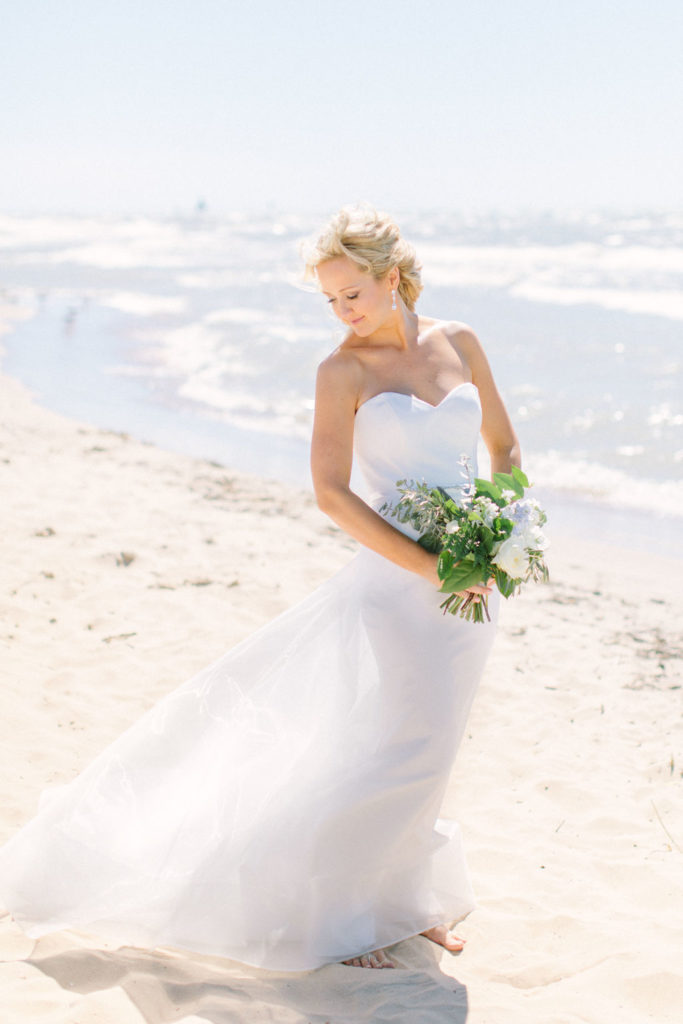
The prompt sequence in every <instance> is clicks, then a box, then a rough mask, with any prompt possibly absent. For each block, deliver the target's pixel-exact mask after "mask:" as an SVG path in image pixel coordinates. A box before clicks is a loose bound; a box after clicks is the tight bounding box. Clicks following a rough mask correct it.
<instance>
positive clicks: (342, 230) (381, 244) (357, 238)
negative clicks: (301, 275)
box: [303, 205, 422, 310]
mask: <svg viewBox="0 0 683 1024" xmlns="http://www.w3.org/2000/svg"><path fill="white" fill-rule="evenodd" d="M338 256H348V258H349V259H350V260H352V261H353V262H354V263H355V264H356V265H357V266H359V267H360V268H361V270H363V271H364V272H365V273H367V274H372V276H373V277H374V278H375V279H376V280H380V279H381V278H383V277H386V275H387V274H388V273H389V271H390V270H392V269H393V268H394V267H398V270H399V274H400V280H399V285H398V293H399V295H400V296H401V298H402V299H403V301H404V302H405V304H406V306H407V307H408V309H410V310H414V309H415V303H416V302H417V299H418V296H419V294H420V292H421V291H422V281H421V279H420V271H421V269H422V268H421V267H420V264H419V263H418V262H417V258H416V256H415V250H414V249H413V247H412V245H410V243H409V242H406V241H405V239H403V238H401V233H400V231H399V229H398V226H397V225H396V224H395V222H394V221H393V220H392V219H391V217H389V216H387V214H386V213H380V212H378V211H377V210H375V209H373V207H372V206H366V205H362V206H344V207H342V209H341V210H340V211H339V213H336V214H335V215H334V217H332V219H331V220H330V222H329V224H327V226H326V227H325V228H324V229H323V231H322V233H321V234H320V236H319V238H318V239H317V240H316V241H314V242H309V243H308V244H307V245H304V248H303V257H304V260H305V261H306V270H305V276H306V279H307V280H311V279H312V278H315V276H316V274H315V270H316V267H318V266H319V265H320V264H321V263H325V262H326V261H327V260H333V259H335V258H336V257H338Z"/></svg>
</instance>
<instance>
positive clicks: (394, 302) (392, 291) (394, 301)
mask: <svg viewBox="0 0 683 1024" xmlns="http://www.w3.org/2000/svg"><path fill="white" fill-rule="evenodd" d="M391 308H392V309H396V289H395V288H392V289H391Z"/></svg>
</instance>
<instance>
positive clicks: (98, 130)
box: [0, 0, 683, 215]
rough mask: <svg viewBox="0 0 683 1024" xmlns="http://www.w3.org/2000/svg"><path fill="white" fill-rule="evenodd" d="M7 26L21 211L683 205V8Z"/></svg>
mask: <svg viewBox="0 0 683 1024" xmlns="http://www.w3.org/2000/svg"><path fill="white" fill-rule="evenodd" d="M0 24H2V32H1V33H0V90H1V92H0V95H2V97H3V99H2V103H1V104H0V132H1V136H0V137H1V139H2V159H1V160H0V212H4V213H11V214H24V213H28V214H33V213H84V214H103V215H110V214H145V213H147V214H153V215H175V214H185V213H188V212H191V211H192V210H193V209H194V208H195V206H196V204H197V202H198V201H200V200H201V201H203V202H204V203H205V204H206V207H207V209H208V210H209V211H213V212H215V213H225V212H230V211H244V212H253V213H256V212H266V211H269V210H273V211H276V210H277V211H292V212H302V213H309V212H310V213H316V214H317V213H319V212H328V211H329V210H330V209H336V208H337V207H339V206H340V205H342V204H343V203H349V202H357V201H369V202H371V203H374V204H375V205H378V206H380V207H387V208H391V209H392V210H394V211H399V210H405V209H420V210H433V209H438V208H443V209H448V210H449V211H450V210H458V211H464V212H482V211H498V212H500V211H510V212H512V211H515V212H519V211H529V212H541V211H546V210H560V211H561V210H580V211H585V210H593V209H617V210H621V211H624V210H658V209H671V208H680V206H681V200H682V198H683V185H682V184H681V182H682V181H683V173H682V170H681V169H682V168H683V129H682V128H681V123H682V121H683V118H682V116H681V115H682V113H683V60H681V54H682V53H683V3H681V0H619V2H611V0H562V2H557V0H508V2H506V0H413V2H410V3H409V2H406V0H377V2H373V0H339V2H334V3H333V2H325V0H290V2H287V0H42V2H41V0H20V2H17V0H0Z"/></svg>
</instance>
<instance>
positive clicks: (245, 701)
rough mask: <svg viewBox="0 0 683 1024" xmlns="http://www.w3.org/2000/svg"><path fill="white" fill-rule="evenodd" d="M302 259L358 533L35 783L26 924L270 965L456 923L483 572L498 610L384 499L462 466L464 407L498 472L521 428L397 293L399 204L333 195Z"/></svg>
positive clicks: (10, 869) (324, 459) (333, 471)
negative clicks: (76, 765)
mask: <svg viewBox="0 0 683 1024" xmlns="http://www.w3.org/2000/svg"><path fill="white" fill-rule="evenodd" d="M307 269H308V272H309V274H311V275H313V276H314V277H315V278H316V279H317V281H318V284H319V287H320V289H321V291H322V293H323V294H324V296H325V297H326V299H327V301H328V302H329V303H330V304H331V306H332V309H333V310H334V312H335V314H336V315H337V316H338V317H339V319H340V320H341V321H342V322H343V323H344V324H345V325H346V327H347V329H348V330H347V333H346V336H345V338H344V340H343V341H342V342H341V344H340V345H339V347H338V348H336V349H335V351H334V352H332V353H331V355H330V356H328V358H327V359H325V360H324V361H323V362H322V364H321V365H320V368H319V371H318V379H317V387H316V406H315V422H314V429H313V443H312V449H311V466H312V473H313V482H314V487H315V492H316V497H317V500H318V503H319V505H320V507H321V508H322V509H323V510H324V511H325V512H327V514H328V515H329V516H330V517H331V518H332V519H334V521H335V522H336V523H338V524H339V526H341V528H342V529H344V530H345V531H346V532H347V533H349V534H350V535H351V536H353V537H355V538H356V539H357V540H358V541H360V542H361V545H362V548H361V551H360V552H359V554H358V555H356V557H355V558H354V559H353V560H352V561H351V562H350V563H349V564H348V565H347V566H346V567H345V568H343V569H342V570H341V571H340V572H339V573H337V574H336V575H335V576H334V577H332V579H330V580H328V581H327V582H326V583H324V584H323V585H322V586H321V587H319V588H318V589H317V590H316V591H314V592H313V593H312V594H311V595H309V597H307V598H306V599H305V600H304V601H302V602H300V603H299V604H298V605H295V606H294V607H293V608H291V609H289V610H288V611H287V612H285V613H284V614H283V615H280V616H279V617H278V618H276V619H275V620H274V621H273V622H271V623H269V624H268V625H266V626H264V627H263V628H262V629H260V630H258V631H257V632H256V633H254V634H253V635H252V636H251V637H249V638H247V639H246V640H245V641H243V642H242V643H241V644H238V645H237V647H235V648H233V649H232V650H230V651H228V652H227V653H226V654H225V655H224V656H223V657H222V658H220V659H219V660H218V661H217V662H215V663H214V664H213V665H209V666H208V667H207V668H206V669H204V670H203V671H202V672H200V673H199V674H198V675H197V676H196V677H194V678H193V679H190V680H189V681H188V682H186V683H184V684H183V685H182V686H180V687H179V688H178V689H177V690H175V691H173V692H172V693H170V694H168V695H167V696H166V697H165V698H163V699H162V700H161V701H160V702H159V703H158V704H157V705H155V706H154V707H153V708H151V709H150V710H149V711H148V712H147V713H146V714H145V715H144V716H143V717H142V718H141V719H140V720H139V721H138V722H137V723H136V724H135V725H133V726H132V727H131V728H130V729H128V730H127V731H126V732H125V733H124V734H123V735H122V736H120V737H119V738H118V739H117V740H116V741H114V743H112V744H111V745H110V746H109V747H107V748H106V749H105V750H104V751H103V752H102V753H101V754H100V755H99V756H98V757H97V758H96V759H95V761H93V763H92V764H91V765H90V766H89V767H88V768H86V769H85V771H83V772H82V773H81V774H80V775H79V776H78V777H77V778H76V779H75V780H74V781H73V782H71V783H70V784H69V785H67V786H64V787H61V788H60V789H59V790H57V791H48V792H47V793H46V794H44V796H43V798H42V799H41V804H40V807H39V811H38V814H37V816H36V817H35V818H34V819H33V820H32V821H30V822H29V823H28V824H27V825H26V826H25V827H24V828H23V829H22V830H21V831H20V832H19V833H17V834H16V835H15V836H14V837H13V838H12V839H11V840H10V841H9V842H8V843H7V844H6V845H5V846H4V847H3V848H2V849H1V850H0V898H2V900H3V902H4V903H5V905H6V906H7V908H8V909H9V910H11V912H12V913H13V915H14V917H15V919H16V920H17V921H18V922H19V924H20V925H21V926H22V927H23V928H24V929H25V930H26V932H27V933H28V934H29V935H31V936H39V935H42V934H44V933H46V932H49V931H54V930H57V929H60V928H67V927H80V928H84V929H86V930H88V931H91V932H94V933H97V934H100V935H103V936H107V937H109V938H113V939H114V940H116V941H118V942H121V943H124V942H125V943H129V944H135V945H142V946H160V945H172V946H179V947H182V948H185V949H189V950H196V951H199V952H203V953H210V954H218V955H223V956H226V957H230V958H232V959H235V960H238V961H241V962H243V963H246V964H251V965H254V966H258V967H266V968H270V969H274V970H285V971H286V970H295V971H298V970H308V969H312V968H315V967H319V966H321V965H323V964H326V963H334V962H343V963H346V964H350V965H353V966H361V967H392V966H394V962H393V961H392V959H391V957H390V955H389V954H388V953H387V952H386V947H387V946H390V945H392V944H394V943H396V942H398V941H399V940H400V939H403V938H407V937H409V936H411V935H416V934H418V933H421V934H423V935H426V936H427V937H428V938H430V939H431V940H433V941H434V942H437V943H439V944H441V945H442V946H444V947H445V948H446V949H450V950H453V951H457V950H459V949H461V948H462V945H463V942H462V940H461V939H458V938H457V936H455V935H454V934H453V933H452V932H451V931H450V930H449V928H448V927H447V926H448V924H449V922H452V921H454V920H458V919H460V918H462V917H463V916H464V915H465V914H467V913H468V912H469V911H470V910H471V909H472V907H473V894H472V890H471V886H470V883H469V877H468V874H467V868H466V865H465V861H464V856H463V852H462V846H461V842H460V834H459V831H458V827H457V824H456V823H455V822H452V821H446V820H444V819H441V818H439V810H440V805H441V802H442V798H443V794H444V791H445V788H446V785H447V781H448V776H449V771H450V768H451V765H452V762H453V758H454V756H455V752H456V749H457V746H458V743H459V741H460V738H461V736H462V732H463V730H464V726H465V722H466V719H467V714H468V712H469V707H470V704H471V701H472V698H473V695H474V691H475V688H476V685H477V682H478V680H479V677H480V675H481V672H482V669H483V666H484V662H485V659H486V656H487V654H488V651H489V648H490V645H491V643H492V640H493V635H494V629H495V611H496V601H495V596H496V595H495V594H492V595H491V598H490V609H491V613H492V614H491V618H492V622H491V623H482V624H479V623H477V624H475V623H472V622H468V621H465V620H463V619H460V618H456V617H454V616H450V615H448V616H444V615H442V613H441V611H440V609H439V604H440V602H441V600H442V598H441V596H440V594H439V593H438V587H439V586H440V581H439V579H438V576H437V572H436V556H435V555H433V554H430V553H428V552H427V551H426V550H425V549H424V548H422V547H421V546H420V545H419V544H417V543H416V538H415V535H414V534H413V533H412V532H411V529H410V527H408V526H407V525H405V524H399V523H397V521H396V520H394V519H387V517H386V515H385V514H382V513H381V511H380V510H381V509H382V506H383V505H384V504H385V503H386V502H391V501H392V500H394V499H395V498H396V497H397V491H396V482H397V481H398V480H400V479H405V478H409V479H424V480H426V481H427V483H428V484H430V485H441V486H444V487H448V488H449V490H450V489H451V488H457V487H464V486H466V485H467V484H468V482H469V480H468V476H467V460H469V465H470V466H474V465H476V449H477V440H478V436H479V433H480V432H481V435H482V437H483V440H484V442H485V444H486V446H487V448H488V450H489V453H490V456H491V464H492V470H493V471H494V472H495V471H509V469H510V467H511V465H513V464H516V465H518V464H519V448H518V444H517V439H516V437H515V433H514V431H513V429H512V426H511V424H510V420H509V418H508V415H507V413H506V411H505V407H504V405H503V402H502V400H501V398H500V395H499V393H498V391H497V389H496V386H495V383H494V380H493V377H492V375H491V371H490V368H489V365H488V362H487V360H486V357H485V355H484V352H483V350H482V348H481V345H480V344H479V342H478V340H477V338H476V336H475V335H474V334H473V333H472V331H471V330H469V328H467V327H466V326H465V325H464V324H461V323H458V322H456V321H445V320H438V319H432V318H429V317H425V316H418V314H417V313H416V312H415V303H416V300H417V298H418V296H419V294H420V291H421V283H420V273H419V267H418V264H417V262H416V258H415V254H414V251H413V249H412V247H411V246H410V245H409V244H408V243H407V242H406V241H405V240H404V239H403V238H402V237H401V235H400V233H399V230H398V228H397V227H396V225H395V224H394V223H393V221H391V220H390V219H389V218H388V217H386V216H385V215H383V214H380V213H377V212H375V211H374V210H371V209H370V208H366V207H363V208H354V209H343V210H341V211H340V212H339V213H338V214H337V215H336V216H335V217H334V218H332V220H331V221H330V223H329V224H328V226H327V227H326V228H325V230H324V231H323V232H322V233H321V235H320V237H319V239H318V240H317V242H316V243H315V244H314V245H313V246H312V248H311V249H310V250H309V252H308V256H307ZM463 456H466V457H467V460H463V458H462V457H463ZM353 457H355V459H356V460H357V463H358V465H359V467H360V469H361V471H362V473H363V476H364V477H365V482H366V485H367V488H368V492H369V493H368V500H367V501H365V500H362V499H361V498H360V497H359V496H358V495H357V494H355V493H354V491H352V490H351V488H350V475H351V464H352V458H353ZM471 590H472V591H473V592H474V594H475V600H479V599H480V597H481V595H483V594H488V593H489V592H490V588H489V587H486V586H476V587H472V588H471Z"/></svg>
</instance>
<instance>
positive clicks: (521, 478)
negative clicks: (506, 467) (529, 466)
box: [510, 466, 531, 487]
mask: <svg viewBox="0 0 683 1024" xmlns="http://www.w3.org/2000/svg"><path fill="white" fill-rule="evenodd" d="M510 472H511V473H512V475H513V476H514V478H515V480H516V481H517V483H518V484H520V486H521V487H531V484H530V483H529V480H528V479H527V475H526V473H524V472H523V471H522V470H521V469H520V468H519V466H513V467H512V469H511V471H510Z"/></svg>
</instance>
